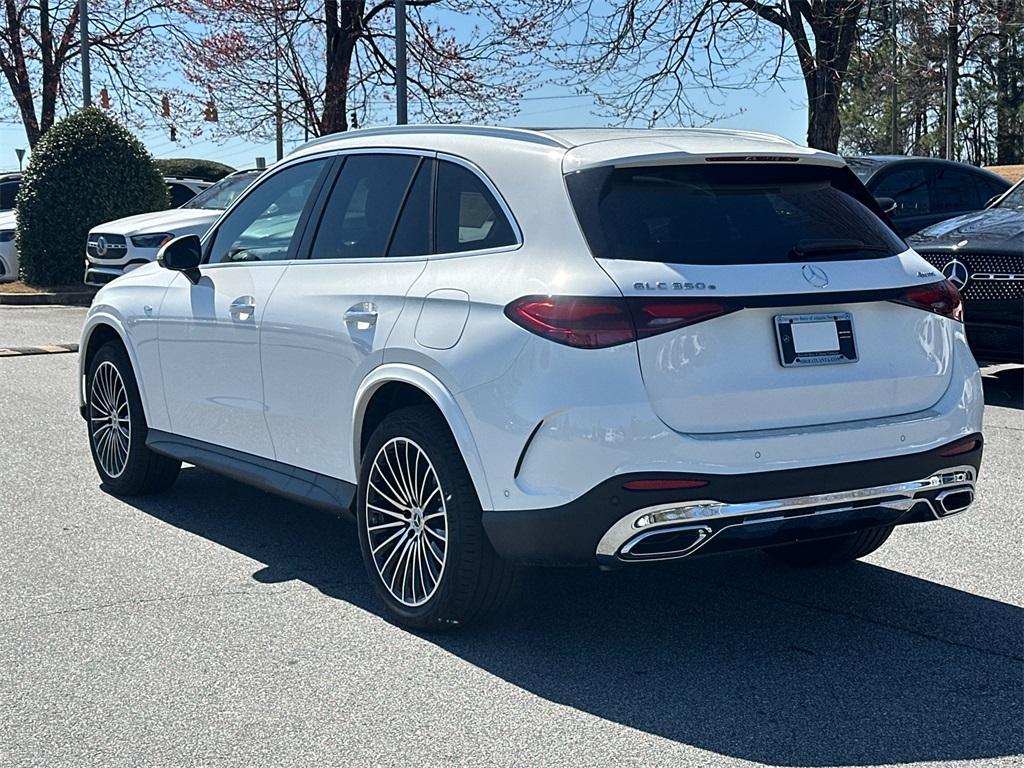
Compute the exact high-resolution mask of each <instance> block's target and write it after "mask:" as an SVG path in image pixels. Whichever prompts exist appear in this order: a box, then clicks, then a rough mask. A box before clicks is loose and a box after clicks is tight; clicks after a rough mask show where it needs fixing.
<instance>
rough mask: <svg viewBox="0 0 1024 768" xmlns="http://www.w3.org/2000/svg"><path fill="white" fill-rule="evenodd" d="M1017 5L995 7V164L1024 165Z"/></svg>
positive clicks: (1005, 1) (1023, 70) (1012, 0)
mask: <svg viewBox="0 0 1024 768" xmlns="http://www.w3.org/2000/svg"><path fill="white" fill-rule="evenodd" d="M1018 2H1019V0H1001V1H1000V2H999V3H998V5H997V8H996V14H997V24H998V27H997V45H998V50H997V52H996V61H995V70H996V78H995V80H996V162H997V163H998V164H1000V165H1016V164H1018V163H1022V162H1024V136H1022V135H1021V134H1022V133H1024V126H1022V125H1021V123H1020V118H1018V117H1017V115H1019V114H1020V111H1021V107H1022V106H1024V64H1022V63H1021V59H1022V55H1021V54H1022V53H1024V51H1022V50H1021V46H1020V44H1019V43H1018V41H1017V37H1015V35H1014V33H1013V31H1012V25H1013V24H1014V22H1015V21H1016V20H1017V19H1016V17H1017V16H1018V13H1017V10H1018ZM1019 35H1020V33H1019V32H1018V33H1017V36H1019Z"/></svg>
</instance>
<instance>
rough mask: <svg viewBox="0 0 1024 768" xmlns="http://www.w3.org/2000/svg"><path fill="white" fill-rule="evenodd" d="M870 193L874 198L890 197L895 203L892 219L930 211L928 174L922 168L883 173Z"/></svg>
mask: <svg viewBox="0 0 1024 768" xmlns="http://www.w3.org/2000/svg"><path fill="white" fill-rule="evenodd" d="M871 192H872V194H874V196H875V197H891V198H892V199H893V200H895V201H896V210H895V211H893V212H892V214H891V216H892V218H894V219H898V218H902V217H904V216H920V215H922V214H926V213H930V212H931V210H932V208H931V198H930V197H929V195H928V173H927V171H926V170H925V169H924V168H923V167H922V166H913V167H910V168H894V169H893V170H891V171H887V172H883V175H882V176H881V178H880V179H879V181H878V183H877V184H875V185H874V188H873V189H872V190H871Z"/></svg>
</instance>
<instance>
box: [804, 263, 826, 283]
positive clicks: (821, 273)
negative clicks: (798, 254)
mask: <svg viewBox="0 0 1024 768" xmlns="http://www.w3.org/2000/svg"><path fill="white" fill-rule="evenodd" d="M800 271H801V272H803V275H804V280H806V281H807V282H808V283H810V284H811V285H813V286H814V287H815V288H824V287H825V286H826V285H828V275H827V274H825V270H824V269H822V268H821V267H816V266H814V265H813V264H804V266H803V269H801V270H800Z"/></svg>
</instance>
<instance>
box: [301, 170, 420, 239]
mask: <svg viewBox="0 0 1024 768" xmlns="http://www.w3.org/2000/svg"><path fill="white" fill-rule="evenodd" d="M419 164H420V158H419V157H417V156H414V155H391V154H381V155H351V156H349V157H348V158H347V159H346V160H345V165H344V166H342V169H341V173H340V174H339V175H338V180H337V181H336V182H335V184H334V189H332V190H331V195H330V197H329V198H328V199H327V204H326V206H325V207H324V212H323V215H322V217H321V219H320V228H319V229H318V230H317V233H316V238H315V239H314V241H313V248H312V250H311V251H310V258H313V259H366V258H375V257H380V256H384V255H385V254H386V252H387V249H388V242H389V241H390V239H391V231H392V229H394V226H395V221H396V220H397V219H398V211H399V208H400V207H401V205H402V201H403V200H404V199H405V195H406V192H407V191H408V189H409V185H410V184H411V183H412V180H413V174H415V173H416V169H417V167H418V166H419Z"/></svg>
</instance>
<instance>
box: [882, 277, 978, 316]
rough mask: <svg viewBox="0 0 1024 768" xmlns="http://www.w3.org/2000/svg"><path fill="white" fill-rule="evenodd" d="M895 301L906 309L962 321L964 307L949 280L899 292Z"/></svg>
mask: <svg viewBox="0 0 1024 768" xmlns="http://www.w3.org/2000/svg"><path fill="white" fill-rule="evenodd" d="M896 301H897V302H898V303H900V304H906V305H907V306H908V307H915V308H916V309H924V310H926V311H928V312H934V313H935V314H937V315H942V316H943V317H949V318H952V319H953V320H959V321H960V322H961V323H962V322H963V321H964V305H963V302H962V301H961V300H960V292H959V291H958V290H957V289H956V286H955V285H953V284H952V283H951V282H949V280H939V281H938V282H935V283H925V284H924V285H915V286H913V287H912V288H905V289H903V291H901V292H900V296H899V298H898V299H896Z"/></svg>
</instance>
